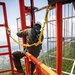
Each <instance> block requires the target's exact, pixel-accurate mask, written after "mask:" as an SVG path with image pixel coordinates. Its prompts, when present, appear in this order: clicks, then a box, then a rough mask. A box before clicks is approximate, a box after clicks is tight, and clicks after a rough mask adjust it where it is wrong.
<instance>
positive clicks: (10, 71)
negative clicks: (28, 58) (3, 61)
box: [0, 70, 12, 73]
mask: <svg viewBox="0 0 75 75" xmlns="http://www.w3.org/2000/svg"><path fill="white" fill-rule="evenodd" d="M11 71H12V70H4V71H0V73H5V72H11Z"/></svg>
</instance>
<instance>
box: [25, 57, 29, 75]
mask: <svg viewBox="0 0 75 75" xmlns="http://www.w3.org/2000/svg"><path fill="white" fill-rule="evenodd" d="M25 67H26V75H30V62H29V59H28V58H27V57H25Z"/></svg>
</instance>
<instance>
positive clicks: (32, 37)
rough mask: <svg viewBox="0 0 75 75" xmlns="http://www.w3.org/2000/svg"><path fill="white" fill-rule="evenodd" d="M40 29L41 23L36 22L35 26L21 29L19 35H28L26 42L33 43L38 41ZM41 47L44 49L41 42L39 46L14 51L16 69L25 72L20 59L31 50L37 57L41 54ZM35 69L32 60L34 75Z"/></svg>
mask: <svg viewBox="0 0 75 75" xmlns="http://www.w3.org/2000/svg"><path fill="white" fill-rule="evenodd" d="M40 29H41V24H40V23H36V24H35V25H33V28H29V29H25V30H22V31H19V32H18V33H17V36H18V37H26V43H28V44H33V43H36V42H38V37H39V35H40ZM41 41H43V35H42V39H41ZM41 49H42V44H39V45H38V46H31V47H27V48H25V49H24V50H23V51H20V50H19V51H16V52H13V53H12V56H13V61H14V65H15V67H16V70H15V71H18V72H23V69H22V66H21V62H20V59H21V58H22V57H24V56H25V53H26V52H29V53H30V54H32V55H33V56H34V57H36V58H37V57H38V56H39V53H40V50H41ZM34 69H35V64H34V63H33V62H31V75H33V72H34Z"/></svg>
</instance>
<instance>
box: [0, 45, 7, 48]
mask: <svg viewBox="0 0 75 75" xmlns="http://www.w3.org/2000/svg"><path fill="white" fill-rule="evenodd" d="M6 47H8V45H4V46H0V48H6Z"/></svg>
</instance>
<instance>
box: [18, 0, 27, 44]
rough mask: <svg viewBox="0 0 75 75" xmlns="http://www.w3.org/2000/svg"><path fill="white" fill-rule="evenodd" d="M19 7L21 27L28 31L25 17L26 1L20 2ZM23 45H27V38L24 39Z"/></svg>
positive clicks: (21, 0)
mask: <svg viewBox="0 0 75 75" xmlns="http://www.w3.org/2000/svg"><path fill="white" fill-rule="evenodd" d="M19 7H20V20H21V27H22V30H24V29H26V17H25V5H24V0H19ZM23 43H26V40H25V38H23Z"/></svg>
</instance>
